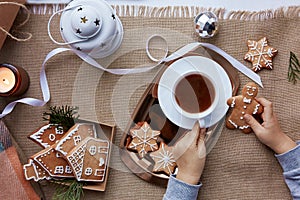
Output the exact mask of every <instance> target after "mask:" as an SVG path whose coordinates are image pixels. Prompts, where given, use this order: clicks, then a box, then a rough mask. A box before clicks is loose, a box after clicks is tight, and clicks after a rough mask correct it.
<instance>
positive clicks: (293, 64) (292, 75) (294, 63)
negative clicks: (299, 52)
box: [288, 52, 300, 84]
mask: <svg viewBox="0 0 300 200" xmlns="http://www.w3.org/2000/svg"><path fill="white" fill-rule="evenodd" d="M299 76H300V63H299V60H298V58H297V56H296V55H295V54H294V53H293V52H290V64H289V71H288V80H289V82H292V83H293V84H296V83H297V79H298V80H299V79H300V77H299Z"/></svg>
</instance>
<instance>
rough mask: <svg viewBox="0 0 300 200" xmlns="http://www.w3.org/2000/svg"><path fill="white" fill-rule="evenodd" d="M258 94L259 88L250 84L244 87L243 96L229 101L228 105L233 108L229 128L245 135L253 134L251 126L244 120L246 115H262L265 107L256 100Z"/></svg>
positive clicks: (229, 118) (228, 123) (227, 123)
mask: <svg viewBox="0 0 300 200" xmlns="http://www.w3.org/2000/svg"><path fill="white" fill-rule="evenodd" d="M257 93H258V86H257V85H256V84H255V83H253V82H250V83H248V84H246V85H245V86H244V87H243V89H242V94H241V95H239V96H235V97H231V98H229V99H228V100H227V104H228V105H229V106H230V108H232V112H231V114H230V115H229V116H228V118H227V119H226V127H227V128H229V129H240V130H242V131H243V132H244V133H250V132H251V128H250V126H249V125H248V124H247V123H246V122H245V120H244V115H245V114H250V115H255V114H260V113H262V111H263V107H262V106H261V105H260V104H259V103H258V102H257V101H256V100H255V97H256V95H257Z"/></svg>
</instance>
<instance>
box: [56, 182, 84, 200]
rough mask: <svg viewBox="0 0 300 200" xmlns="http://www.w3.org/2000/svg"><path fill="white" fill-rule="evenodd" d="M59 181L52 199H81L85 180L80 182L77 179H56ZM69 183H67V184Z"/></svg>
mask: <svg viewBox="0 0 300 200" xmlns="http://www.w3.org/2000/svg"><path fill="white" fill-rule="evenodd" d="M55 183H58V185H57V187H56V188H55V193H54V195H53V197H52V200H80V198H81V196H83V195H84V193H83V186H84V185H86V183H84V182H78V181H76V180H69V179H65V180H56V181H55ZM66 184H67V185H66Z"/></svg>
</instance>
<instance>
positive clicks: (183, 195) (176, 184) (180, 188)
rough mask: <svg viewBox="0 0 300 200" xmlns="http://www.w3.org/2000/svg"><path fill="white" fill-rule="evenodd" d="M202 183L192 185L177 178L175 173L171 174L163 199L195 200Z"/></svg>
mask: <svg viewBox="0 0 300 200" xmlns="http://www.w3.org/2000/svg"><path fill="white" fill-rule="evenodd" d="M201 186H202V184H201V183H200V184H198V185H191V184H187V183H184V182H182V181H180V180H178V179H176V178H175V176H174V175H171V176H170V179H169V182H168V187H167V191H166V193H165V195H164V198H163V200H194V199H197V196H198V191H199V189H200V187H201Z"/></svg>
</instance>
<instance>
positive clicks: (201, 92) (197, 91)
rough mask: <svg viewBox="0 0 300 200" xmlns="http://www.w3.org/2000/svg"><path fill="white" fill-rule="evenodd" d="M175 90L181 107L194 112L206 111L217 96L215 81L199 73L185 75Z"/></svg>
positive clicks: (177, 101)
mask: <svg viewBox="0 0 300 200" xmlns="http://www.w3.org/2000/svg"><path fill="white" fill-rule="evenodd" d="M174 92H175V99H176V103H177V104H178V105H179V107H180V108H181V109H183V110H184V111H186V112H188V113H192V114H196V113H201V112H204V111H206V110H207V109H208V108H209V107H210V106H211V105H212V103H213V102H214V99H215V96H216V93H215V89H214V85H213V83H212V82H211V81H210V80H209V79H208V78H207V77H206V76H204V75H202V74H199V73H194V74H189V75H187V76H184V77H183V78H182V79H181V80H179V82H178V83H177V85H176V87H175V91H174Z"/></svg>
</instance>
